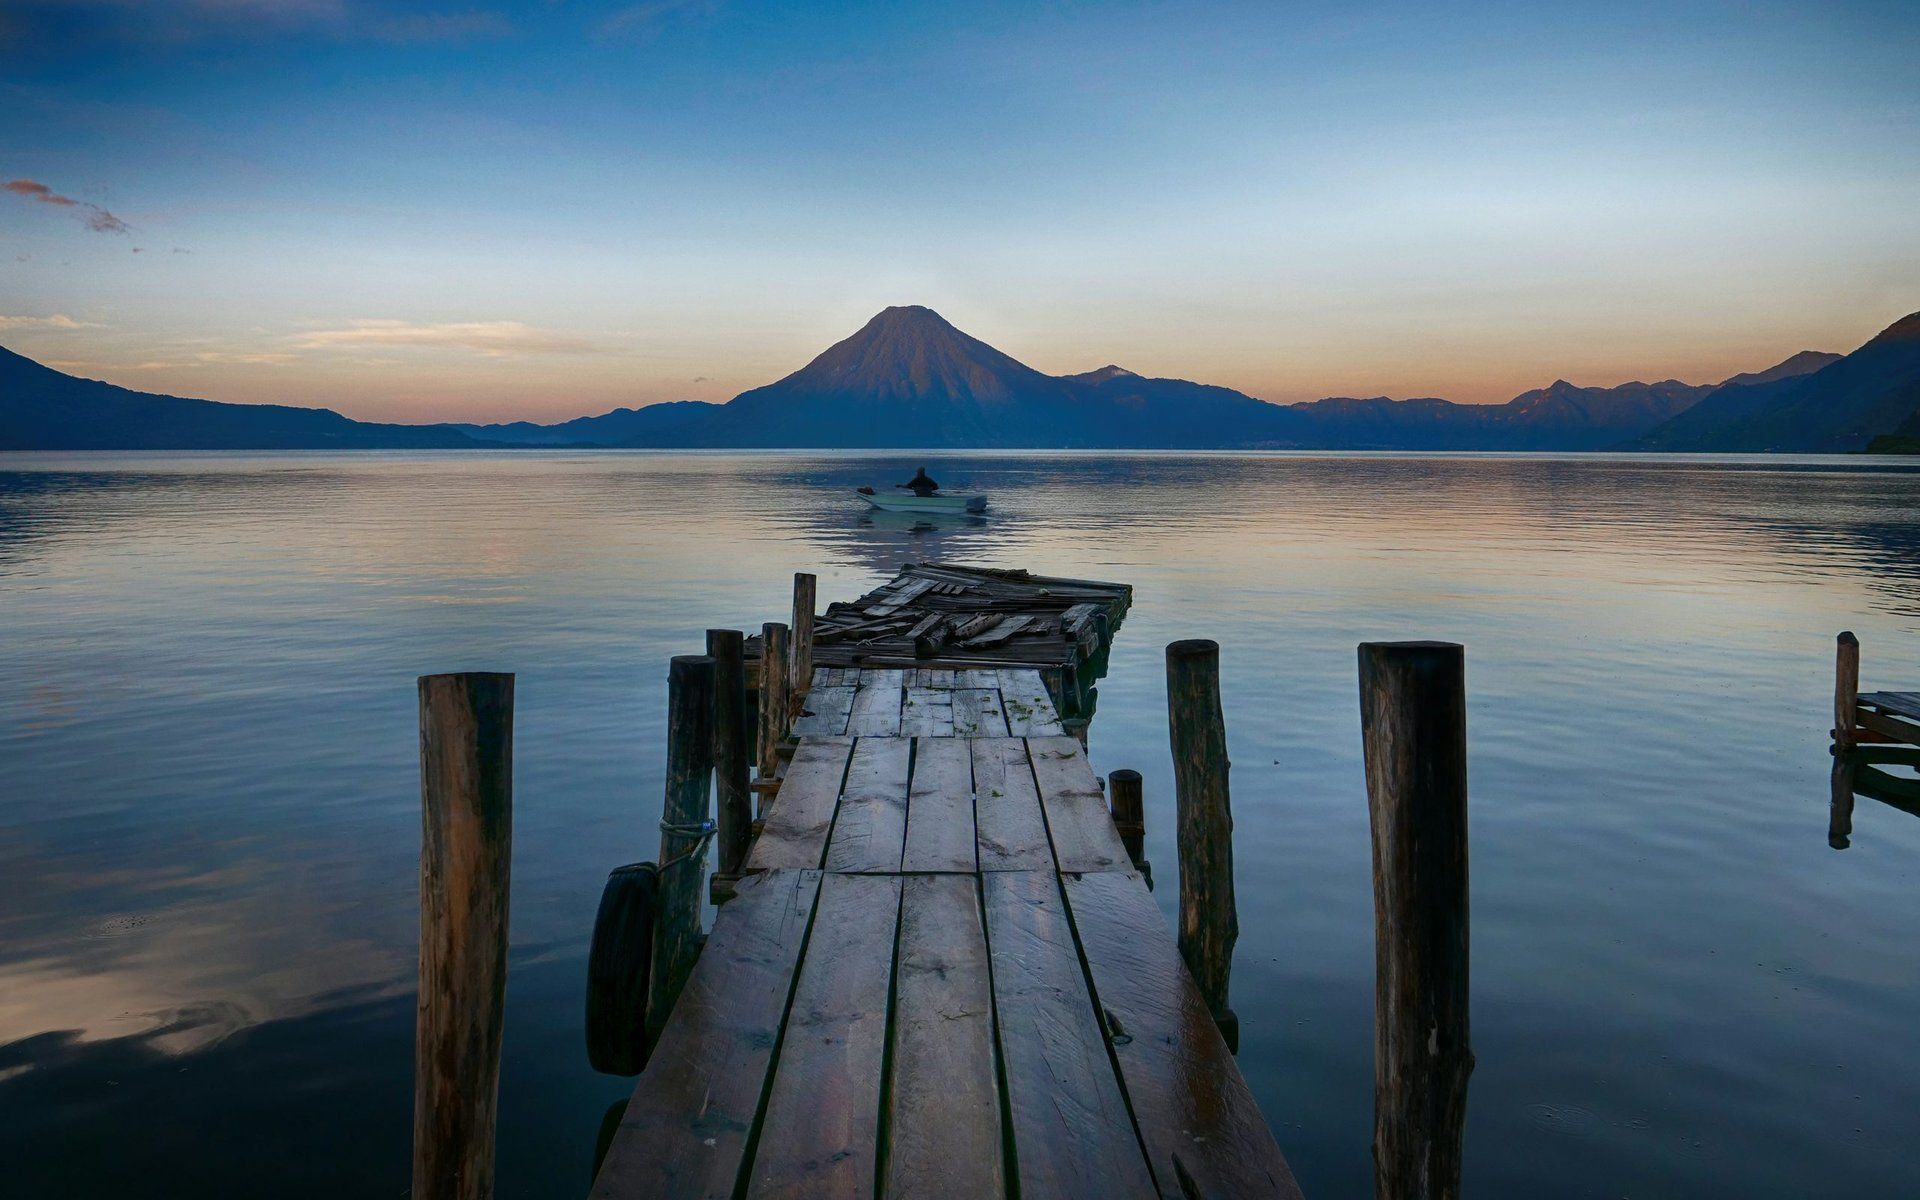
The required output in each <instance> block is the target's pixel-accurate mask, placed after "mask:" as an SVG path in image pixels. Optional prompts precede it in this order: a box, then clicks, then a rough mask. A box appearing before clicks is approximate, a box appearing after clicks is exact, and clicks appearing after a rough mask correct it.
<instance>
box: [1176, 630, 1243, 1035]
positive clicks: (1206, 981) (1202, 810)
mask: <svg viewBox="0 0 1920 1200" xmlns="http://www.w3.org/2000/svg"><path fill="white" fill-rule="evenodd" d="M1167 717H1168V728H1169V730H1170V733H1171V741H1172V744H1173V784H1174V802H1175V807H1176V809H1177V811H1178V818H1177V835H1178V842H1179V858H1180V864H1179V865H1180V954H1181V956H1182V957H1183V958H1185V959H1186V961H1187V969H1188V970H1189V971H1190V972H1192V974H1193V978H1194V981H1195V982H1196V983H1198V984H1199V985H1200V994H1201V995H1202V996H1204V997H1206V1001H1207V1007H1208V1008H1209V1009H1211V1010H1212V1012H1213V1017H1214V1020H1215V1021H1216V1022H1218V1023H1219V1025H1220V1031H1221V1033H1223V1034H1224V1035H1226V1038H1227V1041H1228V1044H1229V1045H1237V1043H1238V1041H1239V1021H1238V1018H1236V1017H1235V1016H1234V1014H1233V1010H1232V1009H1231V1008H1230V1007H1228V1004H1227V984H1228V976H1229V975H1230V974H1231V973H1232V970H1233V945H1234V943H1235V942H1236V941H1238V940H1239V938H1240V919H1239V916H1238V915H1237V914H1236V912H1235V908H1234V898H1233V805H1232V802H1231V800H1230V798H1229V795H1228V789H1227V770H1228V762H1227V726H1226V719H1225V717H1224V716H1223V715H1222V713H1221V711H1220V645H1219V643H1218V642H1213V641H1207V640H1193V641H1182V642H1174V643H1172V644H1171V645H1169V646H1168V647H1167Z"/></svg>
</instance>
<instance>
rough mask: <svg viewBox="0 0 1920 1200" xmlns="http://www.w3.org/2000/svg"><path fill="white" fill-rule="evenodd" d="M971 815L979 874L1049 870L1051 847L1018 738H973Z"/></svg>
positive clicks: (1051, 855) (1036, 794)
mask: <svg viewBox="0 0 1920 1200" xmlns="http://www.w3.org/2000/svg"><path fill="white" fill-rule="evenodd" d="M970 745H971V748H972V751H973V793H974V801H973V815H974V823H975V827H976V847H977V852H978V854H979V859H980V869H981V870H982V871H1049V870H1052V869H1053V847H1052V846H1051V845H1050V844H1049V843H1048V841H1047V822H1046V818H1045V817H1044V816H1042V815H1041V812H1040V792H1039V790H1038V789H1037V788H1035V787H1034V783H1033V768H1032V767H1030V766H1029V765H1028V764H1027V743H1026V742H1025V741H1024V740H1023V739H1021V738H977V739H975V740H974V741H973V742H971V743H970Z"/></svg>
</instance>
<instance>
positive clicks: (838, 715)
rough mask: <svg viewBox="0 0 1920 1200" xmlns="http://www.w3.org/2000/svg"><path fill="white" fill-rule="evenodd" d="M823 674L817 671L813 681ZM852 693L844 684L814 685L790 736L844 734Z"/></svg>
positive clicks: (850, 711)
mask: <svg viewBox="0 0 1920 1200" xmlns="http://www.w3.org/2000/svg"><path fill="white" fill-rule="evenodd" d="M825 674H826V671H825V670H820V671H816V672H814V678H815V679H819V678H820V677H821V676H823V675H825ZM855 690H856V689H854V688H851V687H847V686H845V685H844V684H822V683H816V684H814V687H813V690H812V691H810V692H808V693H807V698H806V700H805V702H804V703H805V707H804V708H802V709H801V710H800V716H799V717H798V718H796V719H795V721H794V722H793V736H794V737H815V736H818V735H820V734H838V733H845V732H846V731H847V718H848V717H849V716H850V715H851V714H852V712H853V695H854V692H855Z"/></svg>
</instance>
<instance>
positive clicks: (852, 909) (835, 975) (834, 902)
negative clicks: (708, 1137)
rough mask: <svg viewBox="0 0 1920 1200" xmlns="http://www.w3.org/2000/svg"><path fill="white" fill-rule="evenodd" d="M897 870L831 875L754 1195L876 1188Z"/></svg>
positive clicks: (865, 1192) (777, 1079)
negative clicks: (881, 872)
mask: <svg viewBox="0 0 1920 1200" xmlns="http://www.w3.org/2000/svg"><path fill="white" fill-rule="evenodd" d="M899 916H900V877H899V876H898V875H828V876H827V877H826V878H825V879H824V880H823V881H822V882H821V884H820V913H819V916H818V918H817V919H816V920H815V921H814V924H813V936H812V937H811V938H810V939H809V942H808V945H807V954H806V961H805V962H803V963H802V964H801V966H800V980H799V982H798V983H797V984H796V985H795V988H794V993H793V1007H792V1009H791V1010H790V1011H789V1012H788V1014H787V1026H786V1035H785V1037H784V1039H783V1040H782V1042H781V1045H780V1062H779V1064H778V1066H777V1067H776V1068H775V1070H774V1073H773V1090H772V1093H771V1094H770V1095H769V1096H768V1098H767V1115H766V1119H765V1120H764V1121H763V1122H762V1124H761V1129H760V1139H759V1144H758V1149H757V1150H756V1151H755V1153H754V1160H753V1179H752V1182H751V1184H750V1186H749V1188H748V1191H747V1194H748V1195H749V1196H752V1197H802V1196H806V1197H814V1196H834V1197H849V1198H857V1197H867V1196H872V1195H873V1187H874V1179H875V1176H876V1174H877V1159H878V1154H879V1125H880V1089H881V1075H882V1072H883V1069H884V1065H885V1059H886V1049H887V999H888V993H889V991H890V990H891V988H892V982H893V944H894V931H895V927H896V925H897V922H898V920H899Z"/></svg>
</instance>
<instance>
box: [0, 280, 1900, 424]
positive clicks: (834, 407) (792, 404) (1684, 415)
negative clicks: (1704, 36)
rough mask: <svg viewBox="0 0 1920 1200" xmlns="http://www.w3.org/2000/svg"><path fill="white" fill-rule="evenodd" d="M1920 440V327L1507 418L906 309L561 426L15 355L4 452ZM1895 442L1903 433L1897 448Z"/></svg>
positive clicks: (1532, 400) (1557, 388)
mask: <svg viewBox="0 0 1920 1200" xmlns="http://www.w3.org/2000/svg"><path fill="white" fill-rule="evenodd" d="M1882 435H1885V437H1884V438H1883V440H1882V442H1881V443H1880V448H1899V446H1900V445H1901V442H1900V441H1899V439H1900V438H1901V437H1903V436H1908V437H1914V438H1920V314H1915V315H1913V316H1910V317H1906V318H1904V319H1902V320H1901V321H1899V322H1897V323H1896V324H1895V325H1893V326H1892V327H1891V328H1889V329H1887V330H1886V331H1885V332H1883V333H1882V334H1880V335H1879V336H1878V337H1876V338H1874V339H1873V340H1872V341H1870V342H1868V343H1867V344H1866V345H1865V346H1863V347H1861V348H1860V349H1859V350H1856V351H1855V352H1854V353H1852V354H1849V355H1845V356H1842V355H1837V354H1824V353H1818V352H1815V351H1801V352H1800V353H1798V354H1795V355H1793V356H1792V357H1790V358H1788V359H1786V360H1785V361H1784V362H1781V363H1778V364H1776V365H1774V366H1772V367H1769V368H1766V369H1765V370H1760V371H1754V372H1749V373H1743V374H1740V375H1735V376H1733V377H1732V378H1731V379H1726V380H1722V381H1721V382H1719V383H1712V384H1687V383H1682V382H1680V381H1678V380H1674V379H1667V380H1662V381H1660V382H1658V383H1625V384H1621V385H1619V386H1618V387H1609V388H1597V387H1577V386H1575V385H1574V384H1571V383H1568V382H1566V381H1565V380H1560V381H1557V382H1555V383H1553V384H1551V385H1550V386H1548V387H1544V388H1539V389H1536V390H1534V391H1530V392H1526V393H1523V394H1522V395H1519V396H1516V397H1514V399H1512V400H1511V401H1508V402H1507V403H1506V404H1455V403H1453V402H1451V401H1447V400H1440V399H1433V398H1422V399H1413V400H1390V399H1387V398H1386V397H1383V396H1376V397H1372V398H1366V399H1355V398H1351V397H1335V398H1329V399H1325V400H1315V401H1311V402H1308V403H1302V404H1270V403H1268V402H1266V401H1263V400H1256V399H1255V398H1253V397H1252V396H1248V395H1245V394H1243V393H1241V392H1236V391H1234V390H1232V389H1231V388H1223V387H1214V386H1211V385H1209V384H1202V383H1193V382H1190V381H1188V380H1184V379H1149V378H1146V377H1143V376H1140V375H1136V374H1134V373H1133V372H1131V371H1127V370H1124V369H1122V368H1120V367H1117V366H1106V367H1102V368H1100V369H1099V370H1096V371H1088V372H1086V373H1084V374H1079V375H1047V374H1045V373H1043V372H1041V371H1036V370H1035V369H1033V368H1032V367H1029V366H1027V365H1026V364H1024V363H1022V362H1020V361H1018V360H1016V359H1014V358H1012V357H1010V356H1008V355H1006V354H1003V353H1001V352H1000V351H999V350H996V349H994V348H993V347H992V346H989V345H987V344H986V343H985V342H982V341H980V340H978V339H976V338H973V337H969V336H968V335H967V334H965V333H963V332H961V331H960V330H958V329H956V328H954V327H953V326H952V325H951V324H949V323H948V322H947V321H946V320H944V319H943V318H942V317H940V315H939V314H937V313H935V312H933V311H932V310H931V309H927V308H921V307H918V306H904V307H896V308H889V309H886V310H885V311H883V312H881V313H880V314H878V315H877V316H875V317H874V318H873V319H872V320H871V321H869V322H867V324H866V325H865V326H864V327H863V328H862V329H860V330H859V331H858V332H857V333H855V334H854V335H853V336H851V337H849V338H847V339H846V340H844V341H841V342H839V343H837V344H835V345H833V346H831V347H829V348H828V349H827V350H826V351H825V352H823V353H822V354H821V355H820V356H819V357H817V358H815V359H814V360H813V361H812V362H810V363H808V364H807V365H806V366H804V367H802V368H801V369H800V370H798V371H795V372H794V373H793V374H791V375H789V376H787V377H786V378H784V379H781V380H778V381H777V382H774V383H770V384H767V385H766V386H765V387H759V388H754V389H752V390H751V391H746V392H742V393H741V394H740V395H738V396H736V397H734V398H733V399H732V400H730V401H728V402H727V403H725V404H709V403H705V402H702V401H693V400H688V401H680V402H677V403H672V404H656V405H650V406H647V407H644V408H628V409H616V410H614V411H612V412H609V413H604V414H602V415H600V416H595V417H581V418H578V419H576V420H572V421H564V422H560V423H558V424H552V425H537V424H533V423H531V422H526V421H518V422H512V423H509V424H499V425H470V424H469V425H455V424H446V425H382V424H371V423H367V422H361V421H354V420H350V419H349V418H347V417H343V416H341V415H340V414H338V413H335V412H331V411H329V410H325V409H301V408H289V407H285V406H280V405H248V404H220V403H215V402H212V401H206V400H189V399H183V398H180V397H175V396H155V395H149V394H147V393H143V392H135V391H130V390H128V389H125V388H120V387H116V386H114V385H112V384H108V383H102V382H98V381H95V380H87V379H78V378H75V377H73V376H69V375H63V374H61V373H60V372H58V371H55V370H52V369H51V368H48V367H45V366H42V365H40V364H39V363H36V362H33V361H32V360H30V359H27V358H24V357H22V356H20V355H17V354H13V353H11V352H8V351H5V350H0V449H189V448H210V449H240V448H259V449H301V448H320V449H347V448H352V449H360V448H376V447H391V448H407V449H422V448H447V447H454V448H467V449H479V448H494V449H498V448H502V447H507V446H514V447H555V446H623V447H658V448H668V447H742V448H751V447H795V448H879V447H895V446H897V447H923V448H929V449H934V448H960V447H983V448H1006V449H1051V448H1089V449H1091V448H1133V449H1147V448H1167V449H1194V448H1214V447H1218V448H1271V449H1321V450H1334V449H1339V450H1555V451H1569V450H1604V449H1646V450H1782V451H1846V450H1861V449H1865V448H1866V447H1867V445H1868V444H1869V442H1872V441H1873V440H1874V438H1876V437H1877V436H1882ZM1888 439H1891V440H1888Z"/></svg>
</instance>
